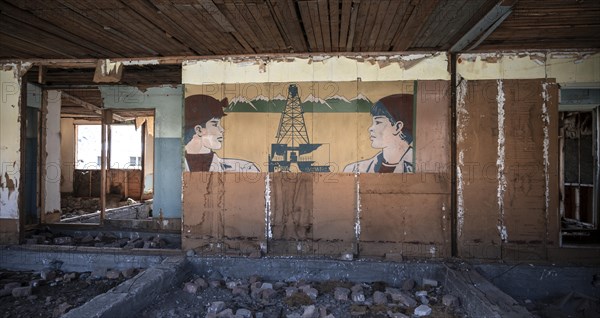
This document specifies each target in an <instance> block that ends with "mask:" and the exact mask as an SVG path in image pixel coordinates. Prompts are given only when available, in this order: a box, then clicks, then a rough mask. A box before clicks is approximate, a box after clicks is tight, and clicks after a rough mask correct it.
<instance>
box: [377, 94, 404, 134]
mask: <svg viewBox="0 0 600 318" xmlns="http://www.w3.org/2000/svg"><path fill="white" fill-rule="evenodd" d="M413 108H414V106H413V95H411V94H395V95H389V96H386V97H384V98H382V99H380V100H378V101H377V102H375V103H374V104H373V106H372V107H371V116H373V117H375V116H385V117H386V118H387V119H388V120H389V121H390V122H391V123H392V125H394V124H395V123H396V122H398V121H401V122H402V124H403V127H402V138H403V139H404V140H406V142H408V143H409V144H410V143H412V142H413Z"/></svg>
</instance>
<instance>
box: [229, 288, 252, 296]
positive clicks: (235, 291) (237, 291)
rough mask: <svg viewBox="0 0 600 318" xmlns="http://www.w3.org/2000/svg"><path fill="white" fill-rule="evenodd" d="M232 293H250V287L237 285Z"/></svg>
mask: <svg viewBox="0 0 600 318" xmlns="http://www.w3.org/2000/svg"><path fill="white" fill-rule="evenodd" d="M231 294H232V295H248V288H244V287H240V286H237V287H235V288H234V289H232V290H231Z"/></svg>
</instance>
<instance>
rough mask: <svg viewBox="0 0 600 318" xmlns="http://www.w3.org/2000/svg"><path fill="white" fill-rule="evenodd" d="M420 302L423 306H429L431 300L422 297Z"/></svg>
mask: <svg viewBox="0 0 600 318" xmlns="http://www.w3.org/2000/svg"><path fill="white" fill-rule="evenodd" d="M419 301H420V302H421V304H423V305H429V299H427V297H425V296H421V297H419Z"/></svg>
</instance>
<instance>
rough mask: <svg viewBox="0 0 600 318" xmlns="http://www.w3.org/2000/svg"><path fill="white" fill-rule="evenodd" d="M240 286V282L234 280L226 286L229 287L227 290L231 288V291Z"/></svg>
mask: <svg viewBox="0 0 600 318" xmlns="http://www.w3.org/2000/svg"><path fill="white" fill-rule="evenodd" d="M238 285H240V282H239V281H233V280H231V281H228V282H226V283H225V286H227V288H229V289H234V288H235V287H237V286H238Z"/></svg>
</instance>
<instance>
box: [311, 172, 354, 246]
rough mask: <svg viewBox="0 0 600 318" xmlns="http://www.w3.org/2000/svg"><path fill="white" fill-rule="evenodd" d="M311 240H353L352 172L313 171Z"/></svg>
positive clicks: (350, 241) (349, 241)
mask: <svg viewBox="0 0 600 318" xmlns="http://www.w3.org/2000/svg"><path fill="white" fill-rule="evenodd" d="M313 177H314V178H315V179H314V183H313V207H314V210H313V217H314V232H313V235H314V239H315V240H326V241H332V240H341V241H344V242H348V243H350V244H349V245H351V243H352V242H353V241H354V238H355V235H354V219H355V217H356V215H355V214H356V213H355V211H356V181H355V176H354V175H353V174H331V173H318V174H317V173H315V174H313Z"/></svg>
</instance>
